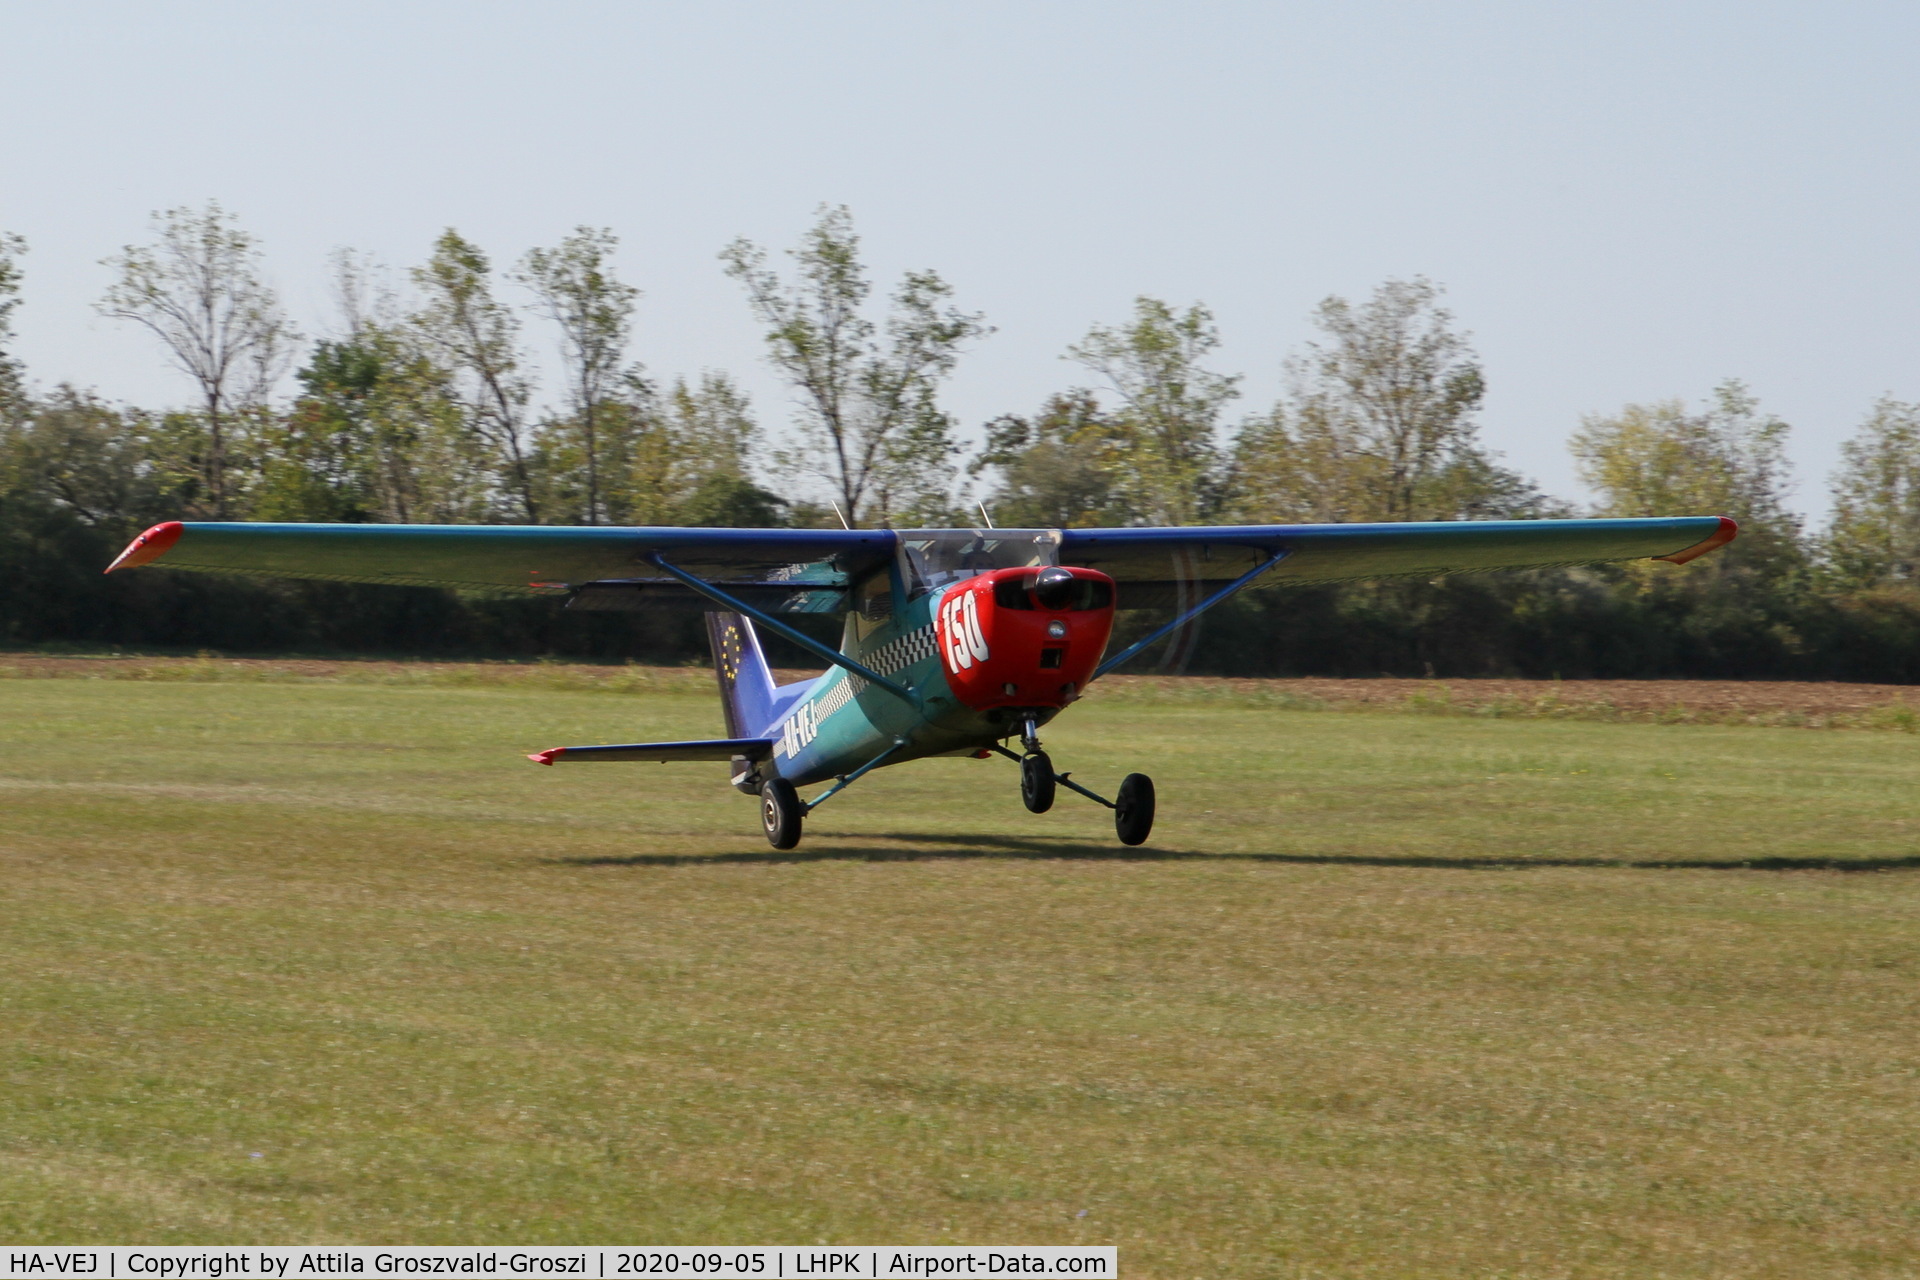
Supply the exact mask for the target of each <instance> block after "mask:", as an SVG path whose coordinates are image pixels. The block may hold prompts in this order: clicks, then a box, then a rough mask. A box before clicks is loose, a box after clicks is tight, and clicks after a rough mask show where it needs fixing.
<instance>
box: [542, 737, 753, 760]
mask: <svg viewBox="0 0 1920 1280" xmlns="http://www.w3.org/2000/svg"><path fill="white" fill-rule="evenodd" d="M776 741H777V739H774V738H708V739H706V740H704V741H700V742H629V743H627V744H625V745H623V746H614V747H549V748H547V749H546V750H545V751H536V752H534V753H533V754H532V755H529V756H528V757H527V759H529V760H531V761H533V762H534V763H535V764H552V763H553V762H554V761H556V760H641V761H653V762H654V763H656V764H671V763H673V762H675V761H678V760H731V759H733V758H734V757H735V756H745V757H746V758H747V759H749V760H765V759H768V758H769V757H771V756H772V755H773V744H774V743H775V742H776Z"/></svg>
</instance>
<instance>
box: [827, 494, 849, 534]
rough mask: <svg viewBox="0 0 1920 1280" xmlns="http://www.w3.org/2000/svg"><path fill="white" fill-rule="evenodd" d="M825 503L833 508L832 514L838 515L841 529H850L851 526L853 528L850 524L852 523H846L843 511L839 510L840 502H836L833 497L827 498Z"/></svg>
mask: <svg viewBox="0 0 1920 1280" xmlns="http://www.w3.org/2000/svg"><path fill="white" fill-rule="evenodd" d="M827 505H828V506H830V507H832V508H833V514H835V515H837V516H839V517H840V527H841V528H842V529H851V528H853V526H852V525H850V524H848V523H847V517H846V515H845V513H843V512H842V511H841V510H840V504H839V503H837V502H835V501H834V500H833V499H831V498H829V499H827Z"/></svg>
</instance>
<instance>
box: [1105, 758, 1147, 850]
mask: <svg viewBox="0 0 1920 1280" xmlns="http://www.w3.org/2000/svg"><path fill="white" fill-rule="evenodd" d="M1113 829H1114V833H1115V834H1117V835H1118V836H1119V837H1120V843H1121V844H1145V843H1146V842H1147V837H1148V836H1150V835H1152V834H1153V779H1152V778H1149V777H1148V776H1147V775H1146V774H1144V773H1130V774H1128V775H1127V776H1126V777H1125V778H1124V779H1122V780H1121V783H1120V795H1119V798H1118V799H1116V800H1115V801H1114V806H1113Z"/></svg>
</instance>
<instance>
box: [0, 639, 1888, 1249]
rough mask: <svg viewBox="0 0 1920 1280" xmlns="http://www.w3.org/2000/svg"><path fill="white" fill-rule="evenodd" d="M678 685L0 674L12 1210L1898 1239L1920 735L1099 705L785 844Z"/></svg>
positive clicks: (538, 1223) (559, 1224)
mask: <svg viewBox="0 0 1920 1280" xmlns="http://www.w3.org/2000/svg"><path fill="white" fill-rule="evenodd" d="M709 680H710V677H708V676H706V675H705V673H693V672H689V673H665V674H663V675H661V676H660V677H659V678H657V679H651V678H650V679H649V680H647V681H642V682H639V683H637V684H635V683H631V682H630V683H629V684H627V685H623V686H621V687H619V688H613V687H609V688H607V689H602V690H591V689H576V688H570V687H566V686H565V685H564V683H561V684H557V685H554V686H552V687H546V686H542V685H540V684H538V683H527V682H506V683H497V684H489V683H487V682H485V681H483V680H479V681H473V682H467V683H433V682H404V681H403V682H391V683H363V682H358V681H356V680H354V679H353V678H351V676H348V677H345V678H325V679H312V680H286V681H277V682H276V681H222V680H194V679H180V680H165V679H150V680H112V679H104V680H103V679H86V678H58V679H0V740H4V748H5V749H4V753H3V754H0V1239H4V1240H6V1241H8V1242H13V1243H32V1242H110V1241H111V1242H149V1243H208V1242H245V1243H299V1242H356V1243H382V1242H395V1243H435V1242H447V1243H485V1242H492V1241H499V1242H513V1243H540V1242H598V1241H618V1242H621V1243H645V1242H661V1243H709V1242H714V1243H810V1242H813V1241H821V1242H835V1243H839V1242H863V1243H939V1242H980V1243H1022V1244H1043V1243H1070V1242H1088V1243H1113V1244H1117V1245H1119V1246H1120V1250H1121V1254H1120V1256H1121V1265H1122V1270H1123V1274H1124V1275H1125V1276H1127V1277H1130V1278H1132V1280H1140V1278H1141V1277H1166V1278H1172V1277H1189V1276H1208V1277H1212V1276H1236V1277H1239V1276H1245V1277H1268V1276H1298V1277H1307V1276H1313V1277H1327V1276H1367V1277H1376V1276H1421V1277H1426V1276H1461V1277H1467V1276H1472V1277H1489V1276H1527V1277H1535V1276H1538V1277H1560V1276H1568V1277H1573V1276H1581V1277H1585V1276H1623V1277H1624V1276H1633V1277H1644V1276H1741V1277H1756V1276H1780V1277H1807V1276H1821V1277H1835V1276H1870V1275H1871V1276H1895V1275H1913V1274H1915V1273H1916V1271H1920V1195H1916V1190H1917V1189H1920V1034H1916V1032H1917V1031H1920V987H1917V986H1916V978H1917V977H1920V874H1916V873H1917V872H1920V738H1916V737H1915V736H1911V735H1908V734H1904V733H1895V732H1869V731H1859V730H1845V731H1843V730H1810V729H1795V728H1754V727H1743V726H1713V725H1652V724H1630V723H1594V722H1581V721H1572V720H1569V721H1561V720H1551V719H1489V718H1473V717H1468V716H1460V715H1407V714H1394V713H1388V712H1342V713H1329V712H1325V711H1311V710H1289V709H1285V708H1283V707H1281V708H1276V707H1273V706H1262V705H1249V700H1248V699H1246V698H1245V697H1243V696H1236V695H1233V694H1231V692H1230V691H1227V692H1222V693H1220V694H1219V695H1218V696H1214V697H1206V696H1192V697H1182V698H1177V699H1165V698H1151V697H1139V698H1129V697H1128V696H1126V695H1125V694H1124V693H1121V694H1116V695H1113V696H1108V697H1096V698H1094V699H1090V700H1089V702H1088V703H1086V704H1084V705H1083V706H1082V707H1080V708H1077V709H1076V710H1075V711H1074V712H1073V713H1071V714H1070V715H1068V716H1067V717H1065V718H1064V719H1063V720H1062V721H1061V722H1060V723H1059V724H1058V725H1056V726H1054V727H1053V728H1052V729H1050V730H1049V731H1048V733H1047V735H1046V736H1047V742H1048V747H1049V749H1050V750H1051V751H1052V752H1053V754H1054V757H1055V760H1056V762H1057V763H1058V765H1059V767H1062V768H1066V769H1070V770H1072V772H1073V773H1074V775H1075V777H1076V778H1077V779H1080V780H1082V781H1085V782H1086V783H1088V784H1089V785H1091V786H1094V787H1095V788H1096V789H1101V790H1108V791H1110V790H1111V788H1112V787H1113V786H1114V785H1115V784H1116V783H1117V781H1118V779H1119V777H1120V776H1121V775H1122V774H1123V773H1125V772H1128V771H1130V770H1133V769H1140V770H1142V771H1145V772H1148V773H1151V774H1152V775H1154V778H1155V780H1156V782H1157V784H1158V786H1159V791H1160V797H1161V810H1162V811H1161V818H1160V825H1159V827H1158V829H1157V830H1156V832H1155V837H1154V840H1153V841H1152V842H1151V844H1150V845H1149V846H1148V847H1147V848H1145V849H1142V850H1123V849H1122V848H1121V847H1120V846H1118V845H1117V844H1116V843H1115V842H1114V840H1113V836H1112V828H1111V823H1110V821H1109V819H1108V816H1107V814H1106V812H1105V811H1104V810H1099V809H1096V808H1095V807H1094V806H1092V805H1091V804H1088V803H1086V802H1084V801H1081V800H1079V799H1078V798H1077V797H1074V796H1071V795H1069V794H1066V793H1064V792H1063V793H1062V796H1061V799H1060V802H1059V805H1058V807H1057V808H1056V809H1055V811H1054V812H1053V813H1051V814H1047V815H1045V816H1039V817H1036V816H1034V815H1030V814H1028V813H1026V812H1025V811H1024V810H1023V809H1022V808H1021V807H1020V803H1019V798H1018V794H1017V787H1016V772H1015V770H1014V769H1013V768H1012V767H1011V766H1010V765H1008V764H1007V763H1006V762H1005V761H1002V760H993V761H972V760H941V761H929V762H923V763H918V764H912V765H907V766H904V767H902V768H900V769H895V770H885V771H882V772H880V773H877V774H875V775H873V776H871V777H869V778H867V779H864V780H863V781H861V782H860V783H858V784H856V785H855V787H854V788H852V789H851V790H850V791H848V792H847V793H845V794H843V795H841V796H839V797H836V798H835V799H834V801H833V802H832V803H831V804H829V805H828V806H826V807H825V808H823V809H822V810H821V811H820V813H819V814H818V815H817V816H816V817H814V818H813V819H811V820H810V821H809V824H808V831H807V837H806V840H805V842H804V843H803V844H802V845H801V847H800V848H799V849H797V850H795V851H793V852H792V853H789V854H776V853H774V852H772V851H771V850H769V849H768V848H767V847H766V844H765V842H764V840H763V839H762V838H761V837H760V835H759V831H758V826H757V820H756V814H755V812H754V806H753V803H752V801H751V800H749V799H748V798H746V797H743V796H740V795H737V794H736V793H734V792H732V791H731V790H730V789H728V788H726V787H725V785H724V781H723V777H722V775H723V772H724V770H723V768H722V767H721V766H709V765H684V766H677V767H670V766H653V765H622V764H606V765H593V766H585V765H577V766H561V767H556V768H553V769H540V768H536V767H534V766H532V765H530V764H528V763H526V762H525V761H524V760H522V759H521V758H520V753H522V752H525V751H530V750H535V749H538V748H542V747H548V746H557V745H562V744H569V743H588V742H596V741H623V740H634V739H648V738H676V737H703V736H713V735H716V734H718V733H719V732H720V726H719V715H718V709H717V706H716V704H715V700H714V698H713V696H712V694H711V692H710V691H709V683H708V682H709Z"/></svg>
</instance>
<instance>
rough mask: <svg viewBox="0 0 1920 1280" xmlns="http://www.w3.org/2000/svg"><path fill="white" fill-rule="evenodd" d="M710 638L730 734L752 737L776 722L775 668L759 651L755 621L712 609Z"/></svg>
mask: <svg viewBox="0 0 1920 1280" xmlns="http://www.w3.org/2000/svg"><path fill="white" fill-rule="evenodd" d="M707 639H708V640H710V641H712V642H713V669H714V674H715V675H717V676H718V677H719V679H720V705H721V707H722V708H723V709H724V710H725V712H726V716H727V736H728V737H731V738H752V737H756V736H758V735H760V734H762V733H765V732H766V730H767V727H768V726H769V725H770V724H772V723H773V713H774V685H773V672H772V671H771V670H770V669H769V668H768V667H767V655H766V654H764V653H762V652H761V651H760V637H758V636H757V635H755V634H754V633H753V624H752V623H751V622H749V621H747V620H746V619H745V618H743V617H741V616H740V615H739V614H737V613H709V614H708V615H707Z"/></svg>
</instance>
